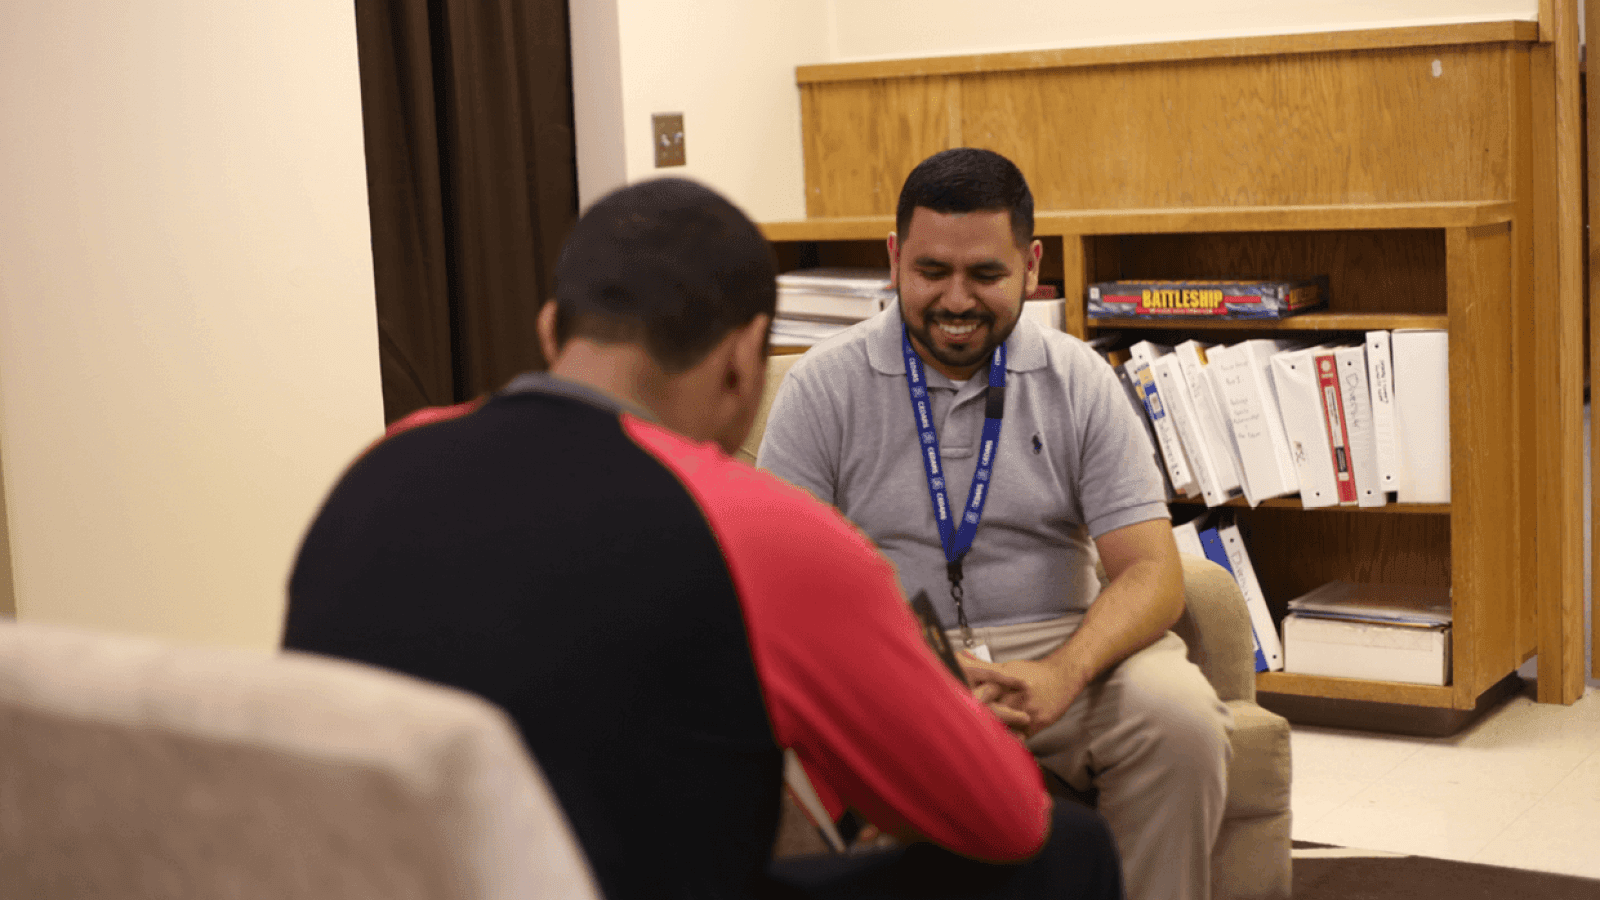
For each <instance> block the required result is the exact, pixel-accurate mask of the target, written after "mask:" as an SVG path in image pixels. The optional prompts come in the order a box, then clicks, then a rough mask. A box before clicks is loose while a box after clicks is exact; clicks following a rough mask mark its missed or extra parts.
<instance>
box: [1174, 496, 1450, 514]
mask: <svg viewBox="0 0 1600 900" xmlns="http://www.w3.org/2000/svg"><path fill="white" fill-rule="evenodd" d="M1167 505H1168V506H1182V507H1189V508H1194V509H1198V508H1200V507H1203V506H1205V501H1204V500H1203V499H1201V498H1199V497H1179V498H1178V499H1176V500H1171V501H1168V504H1167ZM1211 508H1212V509H1250V508H1251V507H1250V504H1249V503H1246V502H1245V499H1244V498H1243V497H1235V498H1233V499H1232V500H1229V501H1228V502H1227V503H1224V504H1222V505H1221V506H1214V507H1211ZM1257 508H1262V509H1292V510H1296V511H1299V512H1307V513H1346V514H1355V515H1384V514H1390V513H1409V514H1411V515H1424V516H1448V515H1450V504H1448V503H1389V504H1386V505H1384V506H1342V505H1341V506H1323V507H1317V508H1315V509H1306V508H1305V507H1304V506H1303V505H1302V504H1301V502H1300V498H1298V497H1274V498H1272V499H1271V500H1263V501H1261V503H1260V504H1259V506H1258V507H1257Z"/></svg>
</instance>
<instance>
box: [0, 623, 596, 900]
mask: <svg viewBox="0 0 1600 900" xmlns="http://www.w3.org/2000/svg"><path fill="white" fill-rule="evenodd" d="M598 896H599V894H598V892H597V891H596V890H595V888H594V886H593V884H592V881H591V878H590V874H589V870H588V865H587V863H586V861H585V860H584V857H583V855H582V853H581V852H580V851H579V849H578V847H577V844H576V842H575V841H574V840H573V838H572V835H571V833H570V831H569V829H568V827H567V823H566V819H565V817H564V816H563V815H562V813H561V811H560V808H559V806H558V804H557V803H556V801H555V799H554V797H553V796H552V795H551V794H550V791H549V788H548V787H547V786H546V785H545V781H544V778H543V776H542V775H541V774H540V772H539V770H538V768H537V767H536V766H535V764H534V763H533V761H532V759H530V758H529V756H528V754H527V753H526V751H525V750H524V748H523V745H522V741H521V739H520V738H519V737H518V735H517V733H516V731H515V729H514V728H512V726H511V724H510V721H509V720H508V719H507V718H506V716H505V715H504V714H503V713H501V712H500V710H499V709H497V708H495V707H493V706H491V705H490V704H489V703H487V702H485V701H483V700H481V699H479V698H477V697H474V696H471V695H468V694H465V693H462V692H459V691H455V690H451V689H448V688H443V687H439V686H436V685H432V684H427V683H424V682H421V681H417V680H415V679H411V678H406V677H403V676H400V675H395V674H392V673H389V672H385V671H381V670H378V669H374V668H368V667H365V666H360V665H356V664H353V663H344V662H336V661H333V660H326V659H319V658H316V657H312V656H303V655H299V654H294V653H285V654H281V655H278V654H266V653H249V652H245V651H237V650H219V649H210V648H197V647H176V646H168V645H165V644H162V643H159V642H156V641H150V640H143V639H137V638H130V637H123V636H119V635H105V634H94V633H87V632H80V631H72V630H68V629H60V628H51V627H46V626H40V625H28V624H16V623H10V622H7V623H4V624H0V897H18V898H21V897H27V898H30V900H56V898H60V900H66V898H78V897H168V898H173V900H212V898H217V897H231V898H235V900H335V898H337V900H400V898H406V900H471V898H483V900H489V898H505V897H516V898H535V897H538V898H562V900H567V898H571V900H580V898H581V900H593V898H597V897H598Z"/></svg>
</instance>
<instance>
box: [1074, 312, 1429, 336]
mask: <svg viewBox="0 0 1600 900" xmlns="http://www.w3.org/2000/svg"><path fill="white" fill-rule="evenodd" d="M1088 326H1089V327H1090V328H1095V329H1099V330H1102V331H1104V330H1140V331H1143V330H1153V331H1200V330H1208V331H1268V332H1297V331H1317V332H1322V331H1392V330H1394V329H1396V328H1433V329H1439V330H1444V329H1447V328H1449V327H1450V317H1449V316H1447V315H1407V314H1403V313H1304V314H1302V315H1298V316H1290V317H1288V318H1285V319H1222V318H1202V317H1199V316H1193V317H1188V318H1179V317H1174V318H1167V319H1144V318H1140V319H1133V318H1118V319H1089V320H1088Z"/></svg>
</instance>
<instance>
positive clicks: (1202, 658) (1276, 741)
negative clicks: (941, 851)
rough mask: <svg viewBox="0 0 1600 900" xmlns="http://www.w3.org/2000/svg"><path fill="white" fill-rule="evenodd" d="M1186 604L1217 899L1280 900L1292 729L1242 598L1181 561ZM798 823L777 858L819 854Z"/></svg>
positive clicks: (775, 375)
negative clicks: (1218, 716)
mask: <svg viewBox="0 0 1600 900" xmlns="http://www.w3.org/2000/svg"><path fill="white" fill-rule="evenodd" d="M797 359H799V357H798V356H797V355H780V356H774V357H772V358H771V359H770V360H769V363H768V367H767V386H766V395H765V397H764V398H763V401H762V404H761V409H760V411H759V412H758V413H757V414H756V420H755V426H754V427H753V428H752V429H751V435H750V437H749V438H748V439H747V440H746V441H745V445H744V446H743V447H742V448H741V449H740V451H739V455H740V456H741V457H743V458H744V459H746V460H747V461H749V462H751V463H752V464H754V462H755V451H756V448H758V447H759V446H760V445H761V433H762V431H763V430H764V429H765V426H766V422H767V411H768V407H769V405H770V404H771V402H772V397H773V395H774V394H775V393H776V391H777V389H778V384H779V383H780V382H781V381H782V380H783V376H784V374H785V373H787V372H788V371H789V367H790V366H791V365H793V364H794V362H795V360H797ZM1183 567H1184V572H1183V575H1184V593H1185V602H1186V607H1185V610H1184V614H1183V617H1182V618H1181V619H1180V620H1179V621H1178V624H1177V625H1176V626H1174V627H1173V631H1175V632H1177V634H1178V636H1179V637H1181V638H1183V640H1184V643H1186V644H1187V645H1188V647H1189V659H1190V660H1191V661H1193V662H1194V663H1195V665H1197V666H1199V667H1200V670H1201V671H1202V672H1204V673H1205V676H1206V678H1207V680H1209V681H1210V682H1211V685H1212V686H1213V687H1214V688H1216V690H1217V694H1218V696H1220V697H1221V698H1222V700H1223V701H1224V702H1226V703H1227V704H1228V706H1229V707H1230V708H1231V709H1232V710H1233V717H1234V732H1233V761H1232V763H1231V764H1230V765H1229V767H1228V806H1227V811H1226V813H1225V814H1224V818H1223V822H1222V831H1221V834H1220V835H1219V836H1218V838H1217V846H1216V849H1215V851H1214V852H1213V854H1212V896H1213V897H1214V898H1215V900H1279V898H1287V897H1289V895H1290V889H1291V880H1290V831H1289V824H1290V822H1289V776H1290V764H1289V723H1288V721H1287V720H1285V719H1284V718H1283V717H1282V716H1279V715H1277V714H1275V713H1271V712H1268V711H1267V710H1265V709H1262V708H1261V707H1260V706H1258V705H1257V704H1256V702H1255V697H1256V681H1255V649H1254V644H1253V641H1252V639H1251V632H1250V616H1249V613H1248V611H1247V610H1246V608H1245V602H1244V596H1243V595H1242V594H1240V593H1239V588H1238V585H1237V584H1235V583H1234V580H1233V577H1232V576H1231V575H1229V574H1228V572H1227V570H1225V569H1223V568H1222V567H1221V566H1218V565H1217V564H1216V563H1213V562H1211V561H1210V560H1207V559H1202V558H1200V557H1195V556H1189V555H1187V554H1184V555H1183ZM826 849H827V848H826V845H825V844H824V843H823V842H822V839H821V838H820V837H818V836H817V835H815V834H814V833H812V831H811V829H810V827H809V825H808V824H807V823H806V820H805V818H804V817H803V816H802V815H801V814H800V813H799V812H798V811H796V810H794V809H793V808H792V807H791V808H789V809H787V810H786V811H785V818H784V825H783V828H782V830H781V832H780V834H779V838H778V846H777V851H776V852H777V853H778V854H779V855H790V854H800V853H822V852H826Z"/></svg>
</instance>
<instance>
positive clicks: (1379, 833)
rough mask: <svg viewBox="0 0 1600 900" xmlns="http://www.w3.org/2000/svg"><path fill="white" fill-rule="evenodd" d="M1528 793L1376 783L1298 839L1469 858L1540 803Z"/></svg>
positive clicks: (1297, 834) (1301, 831)
mask: <svg viewBox="0 0 1600 900" xmlns="http://www.w3.org/2000/svg"><path fill="white" fill-rule="evenodd" d="M1539 799H1540V798H1539V797H1537V796H1535V795H1532V794H1509V793H1495V794H1476V793H1473V792H1462V791H1460V790H1458V789H1456V788H1455V787H1452V786H1450V785H1411V786H1406V785H1396V784H1374V785H1371V786H1369V787H1367V788H1366V789H1364V790H1363V791H1362V792H1361V793H1359V794H1357V795H1356V796H1355V797H1353V798H1351V799H1350V800H1348V801H1347V802H1345V803H1344V804H1342V805H1340V806H1339V807H1337V808H1336V809H1334V810H1332V811H1331V812H1328V813H1327V814H1325V815H1323V816H1322V817H1321V818H1320V819H1318V820H1317V821H1316V822H1314V823H1311V824H1310V825H1308V826H1306V828H1304V829H1301V828H1299V827H1296V828H1295V837H1296V838H1298V839H1300V840H1308V841H1316V842H1318V843H1326V844H1334V845H1337V846H1341V847H1361V848H1366V849H1371V850H1389V851H1394V852H1397V853H1415V854H1418V855H1422V856H1433V857H1438V858H1441V859H1472V858H1473V857H1474V855H1476V854H1477V853H1479V852H1480V851H1482V850H1483V849H1484V847H1486V846H1487V845H1488V844H1489V842H1490V841H1491V840H1493V839H1494V838H1495V837H1496V836H1497V835H1499V834H1500V833H1501V832H1503V831H1505V830H1506V828H1507V826H1509V825H1510V824H1511V823H1512V822H1513V821H1515V820H1516V818H1517V817H1518V816H1520V815H1522V814H1523V813H1525V812H1527V811H1528V810H1529V809H1530V808H1532V807H1533V805H1534V804H1535V803H1537V802H1538V801H1539Z"/></svg>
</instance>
